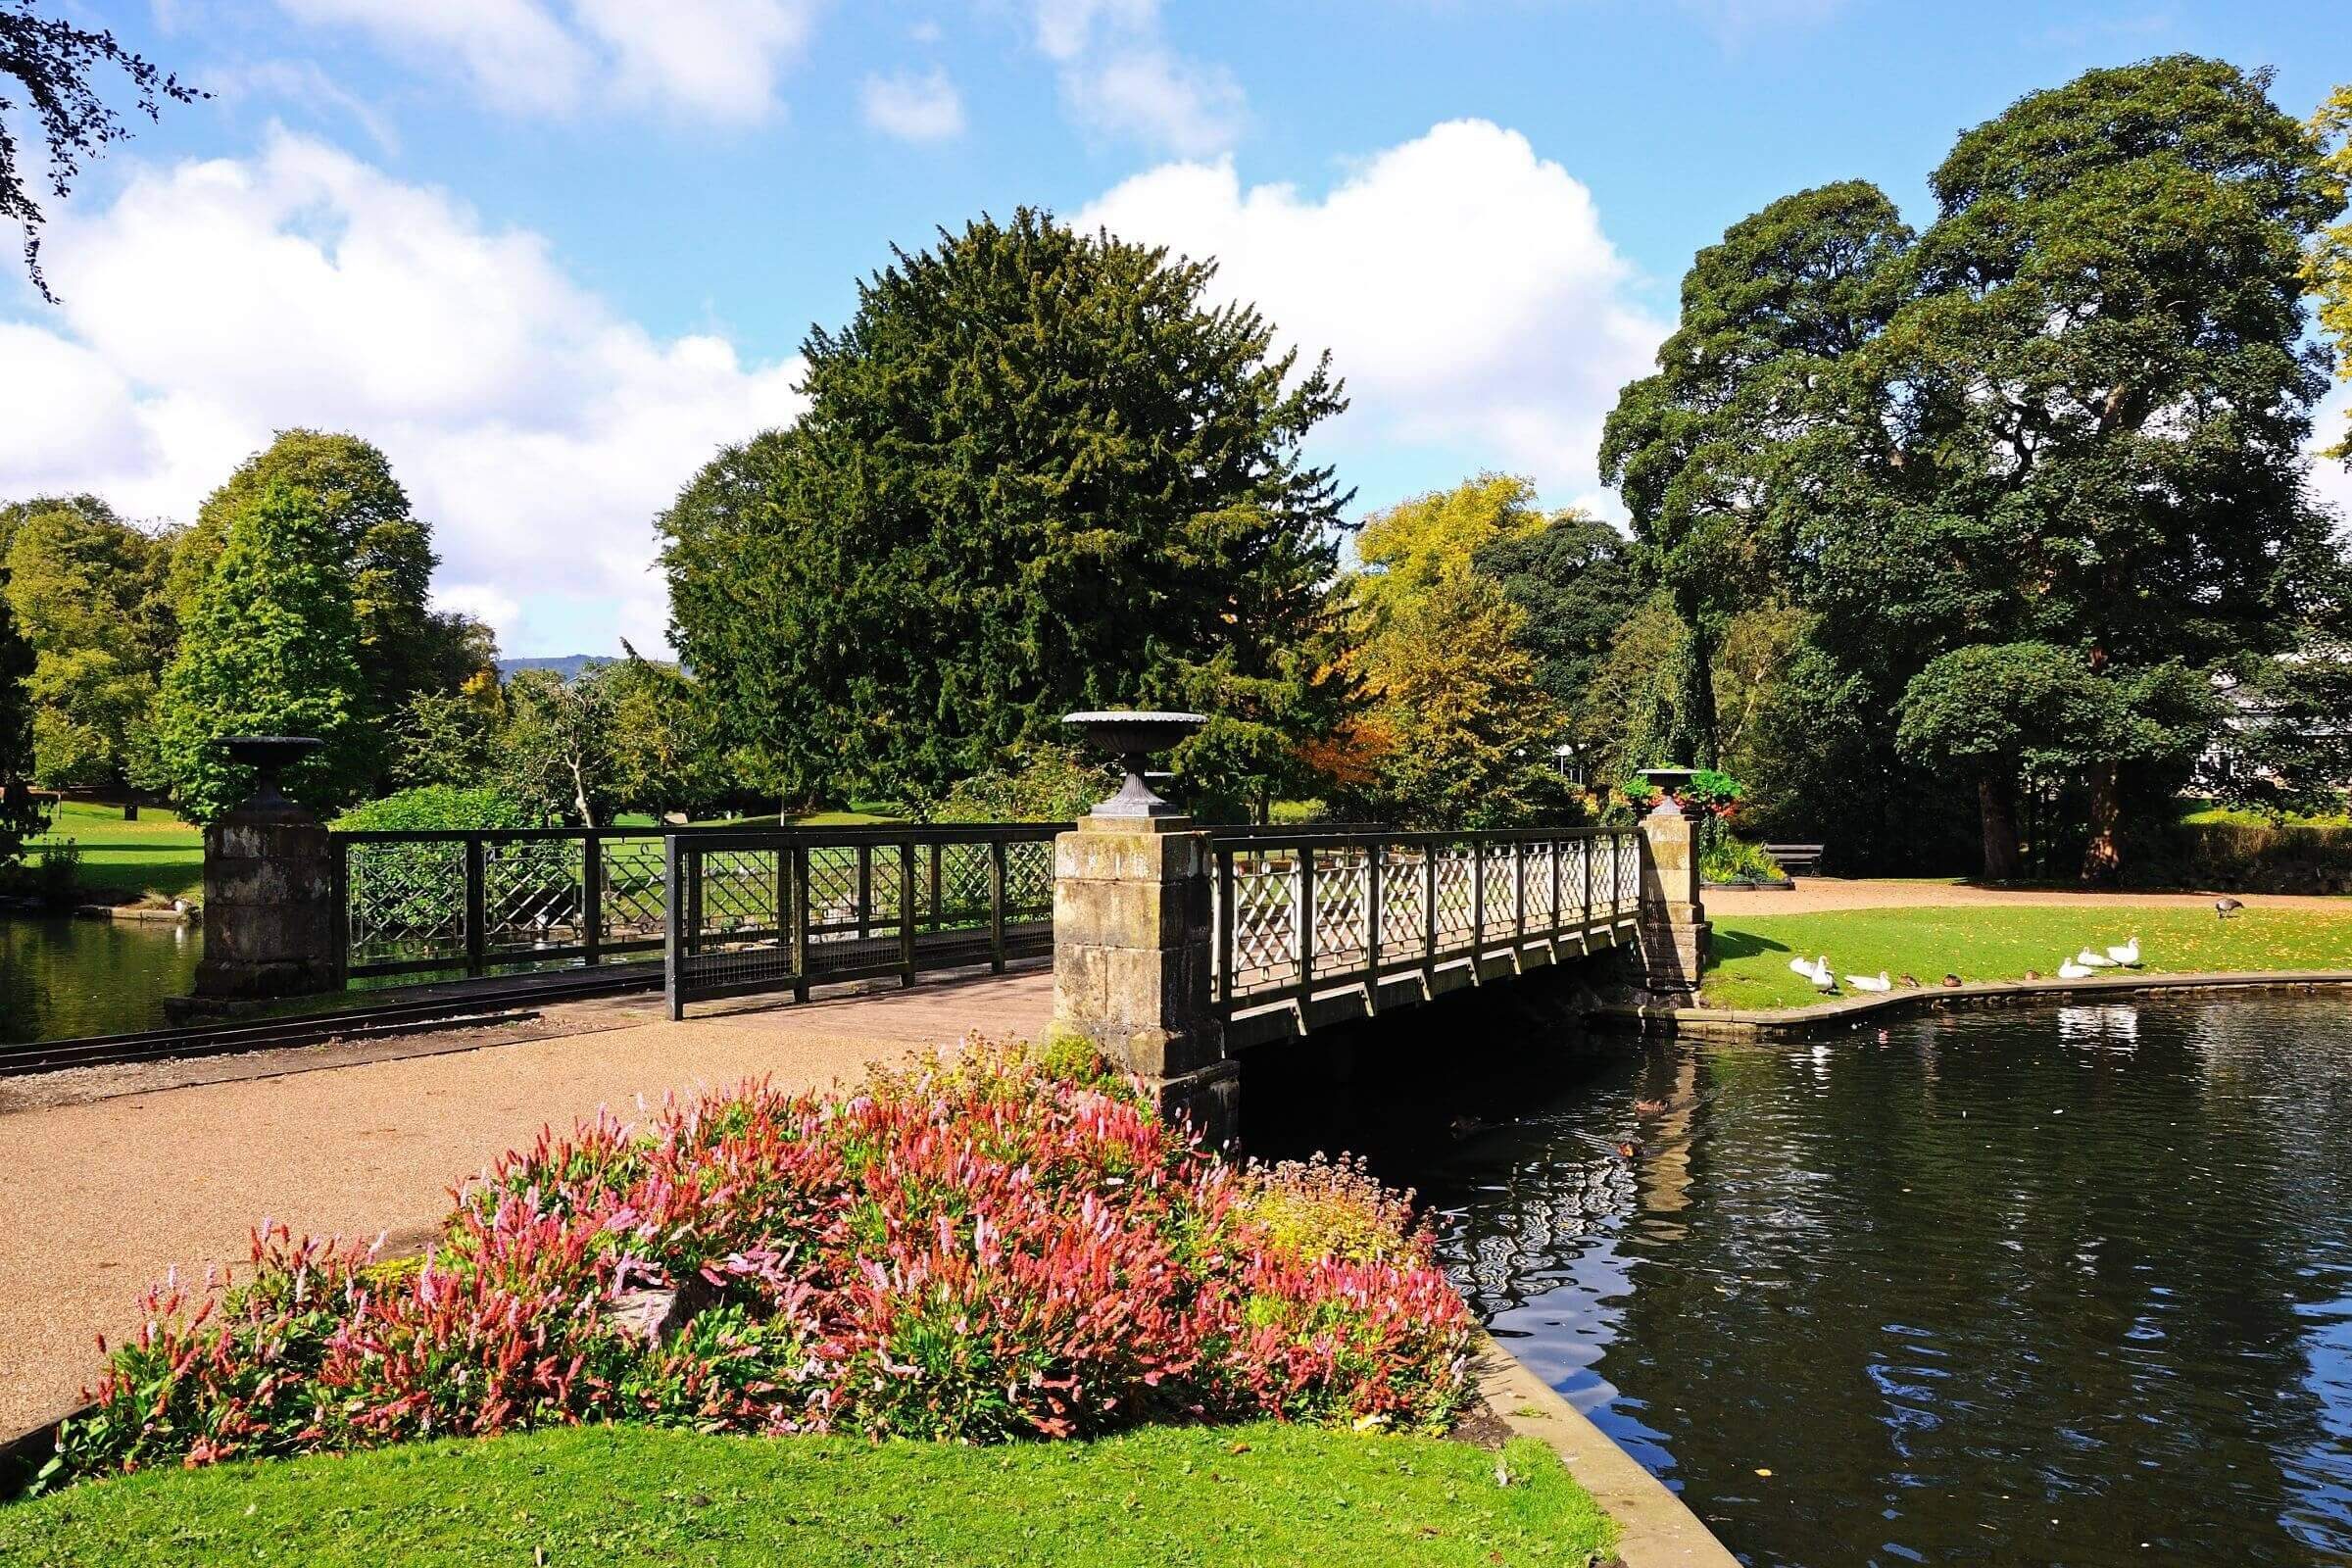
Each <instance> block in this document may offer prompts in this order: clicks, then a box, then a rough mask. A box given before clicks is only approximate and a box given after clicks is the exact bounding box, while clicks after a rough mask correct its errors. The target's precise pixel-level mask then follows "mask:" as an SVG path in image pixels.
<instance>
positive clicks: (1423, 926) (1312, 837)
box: [1211, 828, 1642, 1014]
mask: <svg viewBox="0 0 2352 1568" xmlns="http://www.w3.org/2000/svg"><path fill="white" fill-rule="evenodd" d="M1211 842H1212V848H1213V851H1214V854H1215V857H1216V887H1215V902H1216V959H1215V962H1216V992H1215V1000H1216V1004H1217V1006H1218V1008H1219V1010H1220V1011H1223V1012H1225V1013H1227V1014H1231V1013H1232V1012H1234V1011H1236V1010H1237V1009H1243V1008H1250V1007H1256V1006H1261V1005H1268V1004H1272V1003H1277V1002H1285V1001H1289V1000H1291V999H1294V998H1300V997H1306V996H1311V995H1312V994H1313V993H1314V992H1315V991H1317V990H1319V989H1327V988H1334V987H1339V986H1343V985H1348V984H1364V985H1366V986H1367V991H1368V993H1369V994H1370V995H1371V996H1372V998H1373V1002H1374V1005H1377V1004H1378V990H1379V987H1378V983H1377V982H1378V980H1379V979H1380V978H1381V977H1385V976H1389V975H1393V974H1399V973H1404V972H1408V971H1413V970H1420V971H1424V972H1426V973H1428V974H1430V975H1431V977H1432V978H1433V980H1434V975H1435V971H1436V970H1437V969H1438V968H1439V967H1440V966H1442V965H1446V964H1450V963H1454V962H1457V961H1461V960H1465V959H1467V960H1472V961H1475V960H1476V959H1477V958H1478V957H1480V956H1484V955H1486V954H1488V953H1490V952H1495V951H1503V952H1516V951H1518V950H1519V949H1521V948H1523V947H1525V946H1527V945H1529V944H1532V943H1550V942H1556V941H1557V940H1558V939H1560V938H1562V937H1567V936H1579V937H1581V936H1583V935H1585V934H1587V933H1590V932H1593V931H1594V930H1596V929H1599V928H1602V927H1608V926H1614V925H1617V924H1619V923H1621V922H1623V921H1625V920H1629V919H1632V918H1633V917H1634V915H1635V913H1636V912H1637V910H1638V908H1639V907H1640V904H1641V898H1642V835H1641V834H1640V832H1639V831H1637V830H1635V829H1632V828H1538V829H1514V830H1506V831H1493V832H1464V833H1399V832H1381V831H1372V832H1348V833H1329V832H1314V831H1305V832H1299V833H1269V832H1265V831H1263V830H1259V831H1253V832H1250V833H1237V834H1218V835H1216V836H1215V837H1214V838H1213V839H1212V841H1211Z"/></svg>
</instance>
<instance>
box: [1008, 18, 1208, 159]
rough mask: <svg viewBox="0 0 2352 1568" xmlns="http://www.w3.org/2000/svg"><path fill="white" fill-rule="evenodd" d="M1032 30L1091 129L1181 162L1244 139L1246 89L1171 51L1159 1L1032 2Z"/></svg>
mask: <svg viewBox="0 0 2352 1568" xmlns="http://www.w3.org/2000/svg"><path fill="white" fill-rule="evenodd" d="M1031 24H1032V26H1031V36H1032V41H1033V42H1034V43H1035V44H1036V46H1037V49H1038V52H1039V53H1041V54H1043V55H1044V56H1046V58H1047V59H1049V60H1052V61H1054V63H1055V65H1056V67H1057V68H1058V70H1059V73H1060V78H1061V96H1062V102H1063V104H1064V105H1065V106H1066V107H1067V108H1068V109H1069V111H1070V113H1071V114H1072V115H1073V116H1074V117H1075V118H1076V119H1077V121H1078V122H1079V123H1080V124H1082V125H1084V126H1086V127H1087V128H1088V129H1089V130H1092V131H1095V132H1097V133H1100V134H1103V135H1106V136H1117V137H1125V138H1132V139H1134V140H1137V141H1140V142H1143V143H1144V144H1145V145H1147V146H1149V147H1152V148H1153V149H1155V150H1157V151H1160V152H1166V153H1173V154H1175V155H1176V156H1177V157H1180V158H1201V157H1206V156H1208V155H1210V154H1212V153H1216V152H1220V151H1222V150H1223V149H1225V148H1227V147H1230V146H1232V145H1233V143H1234V142H1235V140H1236V139H1238V138H1239V137H1240V135H1241V131H1242V125H1243V123H1244V121H1245V119H1246V113H1245V109H1244V98H1243V93H1242V88H1241V84H1240V83H1239V82H1238V81H1236V80H1235V79H1234V77H1233V73H1231V72H1229V71H1227V70H1226V69H1225V68H1224V67H1222V66H1217V65H1212V64H1209V63H1206V62H1202V61H1197V60H1189V59H1186V58H1185V57H1183V56H1181V55H1179V54H1177V53H1176V52H1175V51H1174V50H1172V49H1170V48H1169V47H1168V44H1167V41H1166V39H1165V37H1164V34H1163V29H1162V27H1161V25H1160V18H1159V0H1035V4H1034V8H1033V10H1032V12H1031Z"/></svg>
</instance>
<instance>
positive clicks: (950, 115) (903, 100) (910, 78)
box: [858, 66, 963, 141]
mask: <svg viewBox="0 0 2352 1568" xmlns="http://www.w3.org/2000/svg"><path fill="white" fill-rule="evenodd" d="M858 106H859V108H860V109H862V110H863V111H864V114H865V123H867V124H869V125H871V126H872V127H873V128H874V129H876V130H878V131H880V132H882V134H884V135H885V136H896V137H897V138H899V140H901V141H945V140H947V139H949V138H950V137H953V136H958V135H961V134H962V132H963V99H962V98H961V96H959V95H958V94H957V93H956V83H955V82H953V81H951V80H949V79H948V73H946V72H945V71H943V70H941V69H940V68H938V67H936V66H934V67H933V68H932V69H931V70H930V71H928V72H926V73H923V74H922V75H919V76H918V75H915V74H914V73H911V72H900V73H897V74H896V75H890V76H868V77H866V78H865V81H864V82H863V84H862V85H861V86H860V87H859V89H858Z"/></svg>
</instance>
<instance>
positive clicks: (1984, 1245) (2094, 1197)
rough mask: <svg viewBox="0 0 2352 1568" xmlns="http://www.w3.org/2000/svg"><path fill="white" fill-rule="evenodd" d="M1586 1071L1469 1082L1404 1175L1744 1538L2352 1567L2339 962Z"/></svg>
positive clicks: (1636, 1058) (1497, 1322)
mask: <svg viewBox="0 0 2352 1568" xmlns="http://www.w3.org/2000/svg"><path fill="white" fill-rule="evenodd" d="M1570 1080H1571V1081H1566V1082H1562V1081H1559V1079H1558V1078H1556V1077H1555V1079H1554V1080H1553V1082H1551V1083H1550V1084H1549V1085H1548V1086H1546V1087H1545V1088H1544V1090H1543V1091H1541V1093H1540V1096H1539V1095H1538V1094H1537V1092H1535V1091H1532V1090H1531V1089H1530V1087H1529V1086H1528V1085H1526V1084H1525V1083H1519V1084H1516V1085H1509V1086H1495V1085H1490V1086H1487V1087H1486V1088H1484V1089H1481V1090H1478V1091H1474V1092H1473V1093H1472V1095H1471V1101H1472V1103H1471V1104H1470V1106H1469V1108H1468V1110H1467V1111H1466V1112H1465V1115H1464V1119H1462V1120H1460V1121H1458V1122H1457V1123H1456V1128H1455V1131H1456V1134H1457V1136H1458V1138H1459V1141H1458V1142H1455V1143H1453V1144H1452V1146H1451V1148H1450V1149H1449V1150H1448V1151H1446V1152H1442V1153H1438V1154H1434V1155H1427V1156H1424V1157H1423V1158H1421V1159H1420V1160H1418V1161H1417V1162H1408V1163H1405V1164H1401V1165H1399V1164H1394V1163H1392V1164H1385V1165H1384V1166H1383V1168H1384V1173H1387V1174H1390V1175H1392V1176H1395V1177H1401V1178H1404V1179H1409V1180H1414V1181H1416V1182H1417V1183H1418V1184H1419V1185H1420V1187H1421V1189H1422V1194H1423V1198H1424V1200H1425V1201H1429V1202H1431V1203H1432V1204H1434V1206H1435V1211H1436V1214H1437V1217H1438V1220H1439V1222H1440V1224H1441V1226H1442V1227H1443V1236H1444V1249H1445V1255H1446V1262H1447V1264H1448V1266H1449V1267H1451V1268H1452V1269H1453V1270H1454V1271H1455V1275H1456V1278H1457V1279H1458V1280H1459V1281H1460V1282H1461V1284H1462V1285H1463V1287H1464V1288H1465V1290H1466V1291H1468V1292H1469V1293H1470V1295H1471V1297H1472V1299H1473V1301H1474V1302H1475V1304H1476V1305H1477V1306H1478V1307H1479V1309H1480V1310H1481V1312H1482V1314H1483V1315H1485V1316H1486V1317H1487V1319H1488V1320H1489V1322H1490V1324H1491V1325H1492V1327H1493V1329H1494V1330H1495V1333H1496V1334H1497V1335H1498V1336H1500V1337H1502V1338H1503V1339H1504V1340H1505V1341H1506V1343H1508V1344H1509V1345H1510V1346H1511V1348H1512V1349H1513V1350H1514V1352H1515V1353H1517V1354H1518V1355H1520V1356H1521V1357H1522V1358H1524V1359H1525V1360H1526V1361H1528V1362H1529V1363H1530V1364H1531V1365H1532V1366H1533V1367H1534V1368H1535V1369H1536V1370H1537V1371H1538V1372H1540V1373H1541V1374H1543V1375H1544V1377H1546V1378H1548V1379H1549V1380H1550V1381H1551V1382H1552V1383H1553V1384H1554V1385H1555V1386H1556V1387H1558V1388H1559V1389H1560V1390H1561V1391H1562V1392H1563V1393H1565V1394H1566V1395H1567V1397H1569V1398H1570V1399H1571V1400H1573V1401H1574V1402H1575V1403H1576V1404H1577V1405H1578V1406H1580V1407H1581V1408H1583V1409H1585V1410H1587V1411H1588V1412H1589V1413H1591V1414H1592V1416H1593V1418H1594V1419H1595V1420H1596V1421H1597V1422H1598V1423H1599V1424H1600V1425H1601V1426H1602V1427H1603V1428H1604V1429H1605V1430H1606V1431H1607V1432H1608V1433H1609V1434H1610V1436H1612V1437H1613V1438H1615V1439H1616V1440H1617V1441H1618V1442H1619V1443H1620V1444H1622V1445H1623V1446H1625V1447H1626V1448H1627V1449H1629V1450H1630V1451H1631V1452H1632V1453H1633V1454H1634V1455H1635V1456H1636V1457H1637V1458H1639V1459H1640V1460H1641V1461H1642V1463H1643V1464H1645V1465H1647V1466H1648V1467H1649V1468H1650V1469H1651V1470H1652V1471H1653V1472H1655V1473H1656V1474H1658V1475H1659V1476H1661V1477H1663V1478H1665V1479H1666V1481H1667V1482H1668V1483H1669V1484H1670V1485H1672V1486H1673V1487H1675V1488H1676V1489H1677V1490H1678V1491H1679V1492H1681V1494H1682V1495H1683V1496H1684V1497H1685V1499H1686V1500H1687V1501H1689V1502H1690V1504H1691V1506H1692V1507H1693V1508H1694V1509H1695V1510H1696V1511H1697V1512H1698V1513H1699V1514H1700V1515H1701V1516H1702V1517H1704V1518H1705V1519H1706V1520H1707V1521H1708V1522H1709V1524H1710V1526H1711V1527H1712V1528H1713V1529H1714V1530H1715V1531H1716V1532H1717V1534H1718V1535H1719V1536H1720V1537H1721V1538H1722V1539H1723V1541H1724V1542H1725V1544H1727V1545H1729V1546H1730V1547H1731V1548H1732V1549H1733V1550H1734V1551H1735V1552H1737V1553H1739V1554H1740V1555H1741V1556H1742V1557H1743V1558H1744V1559H1746V1560H1747V1561H1748V1562H1750V1563H1755V1564H1776V1565H1777V1564H1787V1565H1791V1568H1794V1565H1801V1568H1840V1565H1845V1564H1889V1565H1891V1564H1902V1563H2036V1564H2039V1563H2064V1564H2068V1565H2070V1568H2095V1565H2107V1564H2127V1563H2129V1564H2148V1563H2183V1562H2197V1563H2225V1562H2226V1563H2229V1564H2232V1565H2250V1564H2278V1565H2287V1564H2292V1565H2296V1568H2309V1565H2311V1564H2315V1563H2352V1136H2348V1135H2347V1127H2348V1126H2352V1006H2348V1005H2347V1002H2346V1000H2345V998H2344V997H2343V996H2342V995H2341V994H2338V995H2335V996H2332V997H2326V996H2323V997H2293V996H2274V995H2264V996H2261V997H2240V998H2236V999H2232V1000H2229V1001H2227V1002H2223V1001H2198V1002H2167V1003H2164V1004H2161V1005H2136V1006H2068V1007H2059V1008H2052V1009H2046V1010H2034V1011H2012V1012H1995V1013H1958V1014H1952V1015H1948V1016H1940V1017H1935V1018H1929V1019H1922V1020H1915V1021H1909V1022H1901V1023H1895V1024H1892V1025H1890V1026H1888V1028H1887V1031H1886V1035H1885V1038H1884V1039H1881V1038H1880V1034H1879V1031H1878V1030H1877V1029H1876V1028H1872V1029H1869V1030H1866V1031H1862V1032H1858V1033H1854V1034H1851V1035H1846V1036H1841V1037H1839V1038H1838V1039H1836V1040H1834V1041H1832V1042H1830V1043H1827V1044H1823V1045H1818V1046H1816V1045H1807V1046H1803V1047H1799V1048H1794V1049H1789V1048H1784V1047H1779V1046H1775V1047H1771V1048H1765V1047H1752V1048H1741V1047H1729V1048H1725V1047H1715V1048H1697V1047H1692V1046H1687V1045H1662V1044H1653V1045H1651V1046H1648V1047H1643V1046H1641V1045H1638V1044H1632V1043H1628V1044H1626V1045H1624V1046H1623V1047H1622V1048H1620V1049H1617V1050H1615V1051H1613V1052H1603V1053H1600V1054H1594V1055H1591V1056H1587V1057H1586V1058H1584V1065H1583V1066H1582V1067H1580V1068H1577V1069H1575V1070H1574V1071H1573V1072H1572V1073H1571V1074H1570ZM1481 1096H1483V1097H1484V1103H1483V1104H1482V1103H1477V1102H1478V1100H1479V1097H1481ZM1481 1115H1484V1116H1486V1117H1490V1118H1492V1119H1493V1120H1494V1121H1495V1123H1497V1124H1498V1125H1494V1126H1490V1127H1485V1128H1483V1129H1482V1128H1480V1127H1479V1126H1478V1125H1477V1121H1476V1118H1477V1117H1478V1116H1481ZM1624 1145H1630V1146H1633V1148H1634V1152H1633V1153H1632V1154H1631V1155H1630V1157H1629V1156H1628V1155H1627V1154H1625V1153H1623V1152H1621V1149H1620V1146H1624Z"/></svg>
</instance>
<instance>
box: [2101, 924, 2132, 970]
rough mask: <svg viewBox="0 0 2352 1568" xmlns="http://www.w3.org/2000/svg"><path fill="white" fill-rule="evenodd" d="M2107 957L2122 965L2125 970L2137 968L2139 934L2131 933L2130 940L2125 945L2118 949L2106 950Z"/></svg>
mask: <svg viewBox="0 0 2352 1568" xmlns="http://www.w3.org/2000/svg"><path fill="white" fill-rule="evenodd" d="M2107 956H2109V957H2110V958H2113V959H2114V960H2115V961H2116V962H2118V963H2120V964H2122V965H2123V966H2124V967H2125V968H2127V969H2136V968H2138V967H2139V933H2138V932H2136V931H2134V932H2132V933H2131V941H2129V942H2127V943H2125V944H2124V945H2123V946H2122V947H2120V948H2109V949H2108V950H2107Z"/></svg>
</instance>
